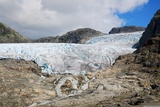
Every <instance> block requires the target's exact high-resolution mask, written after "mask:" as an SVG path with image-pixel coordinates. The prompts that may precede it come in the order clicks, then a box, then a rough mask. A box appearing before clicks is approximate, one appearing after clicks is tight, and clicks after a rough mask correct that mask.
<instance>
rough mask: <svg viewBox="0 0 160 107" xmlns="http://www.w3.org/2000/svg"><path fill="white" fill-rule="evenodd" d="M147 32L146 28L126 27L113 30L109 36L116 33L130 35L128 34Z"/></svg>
mask: <svg viewBox="0 0 160 107" xmlns="http://www.w3.org/2000/svg"><path fill="white" fill-rule="evenodd" d="M143 30H145V28H144V27H139V26H124V27H116V28H112V29H111V31H110V32H109V34H115V33H128V32H136V31H143Z"/></svg>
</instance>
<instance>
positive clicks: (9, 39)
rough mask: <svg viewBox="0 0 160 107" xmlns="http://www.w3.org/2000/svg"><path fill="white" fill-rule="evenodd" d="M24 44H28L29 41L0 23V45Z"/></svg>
mask: <svg viewBox="0 0 160 107" xmlns="http://www.w3.org/2000/svg"><path fill="white" fill-rule="evenodd" d="M26 42H29V40H28V39H26V38H25V37H23V36H21V35H20V34H19V33H17V32H16V31H15V30H13V29H11V28H9V27H8V26H6V25H4V24H3V23H0V43H26Z"/></svg>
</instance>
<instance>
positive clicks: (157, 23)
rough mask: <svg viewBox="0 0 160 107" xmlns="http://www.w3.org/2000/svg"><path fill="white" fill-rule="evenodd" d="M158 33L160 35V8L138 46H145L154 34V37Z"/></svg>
mask: <svg viewBox="0 0 160 107" xmlns="http://www.w3.org/2000/svg"><path fill="white" fill-rule="evenodd" d="M157 35H160V10H158V11H157V12H156V13H155V15H154V17H153V18H152V20H151V22H150V23H149V24H148V27H147V28H146V30H145V32H144V33H143V35H142V38H141V39H140V40H139V44H138V47H141V46H143V45H144V44H145V43H146V42H147V41H148V40H149V39H150V38H151V37H152V36H153V37H154V36H157ZM150 41H152V40H150Z"/></svg>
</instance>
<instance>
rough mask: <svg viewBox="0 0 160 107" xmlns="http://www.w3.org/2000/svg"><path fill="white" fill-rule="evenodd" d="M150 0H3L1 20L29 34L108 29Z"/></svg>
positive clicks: (0, 13)
mask: <svg viewBox="0 0 160 107" xmlns="http://www.w3.org/2000/svg"><path fill="white" fill-rule="evenodd" d="M147 2H148V0H112V1H111V0H59V1H55V0H14V2H13V0H0V21H2V22H4V23H6V24H7V25H9V26H11V27H12V28H14V29H16V30H17V31H18V32H20V33H21V34H22V35H25V36H27V37H29V38H39V37H42V36H49V35H52V36H56V35H58V34H61V33H65V32H66V31H69V30H73V29H76V28H79V27H90V28H93V29H96V30H100V31H102V32H108V31H109V30H110V29H111V28H112V27H115V26H121V25H124V24H125V21H124V20H123V19H121V18H119V17H118V15H117V14H116V13H119V14H122V13H126V12H129V11H133V10H134V9H135V8H137V7H138V6H142V5H144V4H146V3H147Z"/></svg>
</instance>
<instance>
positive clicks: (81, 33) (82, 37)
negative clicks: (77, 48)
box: [33, 28, 104, 44]
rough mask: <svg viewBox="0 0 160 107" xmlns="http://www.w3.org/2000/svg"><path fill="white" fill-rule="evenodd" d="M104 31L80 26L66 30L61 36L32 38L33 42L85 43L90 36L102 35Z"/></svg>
mask: <svg viewBox="0 0 160 107" xmlns="http://www.w3.org/2000/svg"><path fill="white" fill-rule="evenodd" d="M102 35H104V33H102V32H100V31H96V30H93V29H90V28H82V29H77V30H74V31H70V32H67V33H66V34H64V35H62V36H56V37H45V38H40V39H37V40H33V42H41V43H80V44H82V43H85V42H86V41H87V40H89V39H90V38H93V37H96V36H102Z"/></svg>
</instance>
